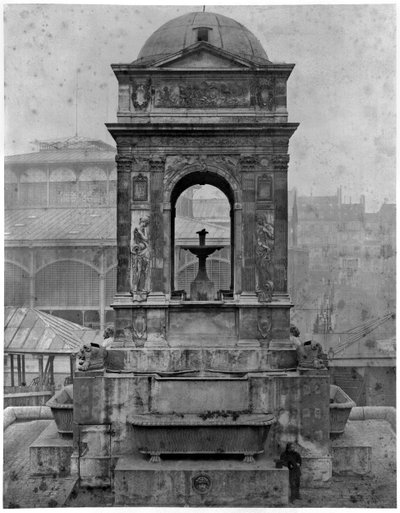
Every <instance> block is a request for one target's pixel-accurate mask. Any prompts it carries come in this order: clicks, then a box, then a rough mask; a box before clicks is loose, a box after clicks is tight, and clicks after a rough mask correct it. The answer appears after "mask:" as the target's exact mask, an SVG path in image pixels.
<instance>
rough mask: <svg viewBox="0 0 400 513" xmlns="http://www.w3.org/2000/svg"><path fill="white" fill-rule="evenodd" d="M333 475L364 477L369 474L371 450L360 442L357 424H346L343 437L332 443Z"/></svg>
mask: <svg viewBox="0 0 400 513" xmlns="http://www.w3.org/2000/svg"><path fill="white" fill-rule="evenodd" d="M331 447H332V460H333V461H332V466H333V474H335V475H359V476H362V475H366V474H368V473H369V472H371V465H372V448H371V446H370V445H368V444H367V443H365V442H363V441H362V440H360V437H359V436H358V431H357V422H355V423H354V422H348V423H347V425H346V429H345V432H344V433H343V435H341V436H339V437H338V438H335V439H334V440H333V441H332V446H331Z"/></svg>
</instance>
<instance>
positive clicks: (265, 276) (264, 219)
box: [256, 210, 275, 302]
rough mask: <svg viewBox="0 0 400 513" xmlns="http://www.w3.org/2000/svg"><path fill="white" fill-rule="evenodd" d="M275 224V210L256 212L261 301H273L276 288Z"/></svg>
mask: <svg viewBox="0 0 400 513" xmlns="http://www.w3.org/2000/svg"><path fill="white" fill-rule="evenodd" d="M274 224H275V215H274V211H273V210H268V211H264V212H260V211H258V212H257V213H256V292H257V295H258V299H259V301H261V302H268V301H271V299H272V293H273V290H274V282H273V279H274V272H273V255H274V246H275V228H274Z"/></svg>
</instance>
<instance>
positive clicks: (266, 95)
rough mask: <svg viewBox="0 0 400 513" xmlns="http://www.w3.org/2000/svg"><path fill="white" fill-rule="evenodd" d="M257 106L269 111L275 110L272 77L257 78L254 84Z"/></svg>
mask: <svg viewBox="0 0 400 513" xmlns="http://www.w3.org/2000/svg"><path fill="white" fill-rule="evenodd" d="M255 96H256V102H257V105H258V106H259V107H261V108H264V109H267V110H269V111H272V110H274V108H275V80H274V79H273V78H272V77H268V78H258V79H257V81H256V84H255Z"/></svg>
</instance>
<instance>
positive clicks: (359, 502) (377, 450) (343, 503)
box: [3, 420, 396, 511]
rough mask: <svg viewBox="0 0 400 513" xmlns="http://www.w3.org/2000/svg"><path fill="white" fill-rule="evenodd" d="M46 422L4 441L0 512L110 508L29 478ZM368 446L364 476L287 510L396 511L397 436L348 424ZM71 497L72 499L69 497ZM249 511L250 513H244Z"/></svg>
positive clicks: (62, 482)
mask: <svg viewBox="0 0 400 513" xmlns="http://www.w3.org/2000/svg"><path fill="white" fill-rule="evenodd" d="M49 422H51V421H48V420H38V421H33V422H29V423H21V424H12V425H11V426H10V427H8V428H7V430H6V432H5V436H4V488H3V496H4V499H3V507H4V508H46V507H61V506H64V507H107V506H108V507H110V506H112V505H113V502H114V501H113V495H112V492H111V490H110V489H109V488H97V489H93V490H91V489H82V488H81V489H79V488H77V487H75V488H74V484H75V479H72V478H52V477H46V478H31V477H30V476H29V449H28V448H29V445H30V444H31V443H32V442H33V441H34V440H35V439H36V438H37V437H38V436H39V434H40V433H41V431H42V430H43V429H44V428H45V427H46V426H47V425H48V423H49ZM353 423H354V424H355V425H356V427H357V431H358V432H359V435H360V439H362V440H364V441H365V442H368V443H369V444H370V445H371V446H372V472H371V475H368V476H360V477H358V476H345V477H344V476H334V477H333V478H332V479H331V481H330V484H329V486H327V487H326V488H307V489H302V490H301V495H302V499H301V500H298V501H295V502H294V503H293V504H290V505H289V507H290V508H327V507H328V508H396V436H395V434H394V433H393V431H392V430H391V428H390V426H389V424H388V423H387V422H385V421H378V420H368V421H362V422H361V421H353ZM71 491H72V493H71ZM249 511H251V510H249Z"/></svg>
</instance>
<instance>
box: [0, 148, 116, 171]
mask: <svg viewBox="0 0 400 513" xmlns="http://www.w3.org/2000/svg"><path fill="white" fill-rule="evenodd" d="M115 155H116V151H115V150H114V151H105V150H104V151H103V150H99V149H90V148H89V149H84V148H62V149H54V150H43V151H36V152H33V153H23V154H21V155H8V156H6V157H5V158H4V163H5V165H12V164H27V165H29V166H31V167H32V166H34V165H38V164H70V163H79V164H81V163H85V162H86V163H88V162H91V163H93V162H99V163H100V162H115Z"/></svg>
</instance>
